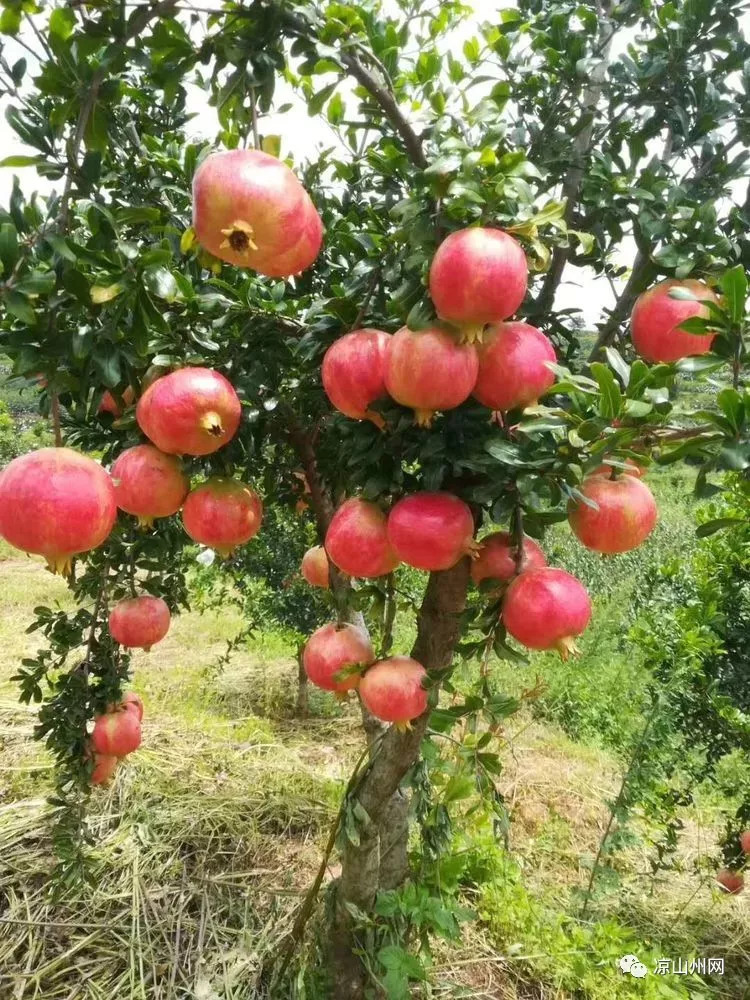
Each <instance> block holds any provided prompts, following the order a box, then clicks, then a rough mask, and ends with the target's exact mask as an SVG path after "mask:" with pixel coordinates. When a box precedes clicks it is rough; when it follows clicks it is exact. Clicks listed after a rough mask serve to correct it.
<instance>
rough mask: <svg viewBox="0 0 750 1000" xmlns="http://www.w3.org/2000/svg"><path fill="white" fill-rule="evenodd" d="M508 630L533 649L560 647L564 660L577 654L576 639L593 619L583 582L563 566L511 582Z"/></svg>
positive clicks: (507, 603)
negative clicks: (562, 567)
mask: <svg viewBox="0 0 750 1000" xmlns="http://www.w3.org/2000/svg"><path fill="white" fill-rule="evenodd" d="M501 617H502V621H503V624H504V625H505V627H506V629H507V630H508V632H509V633H510V635H512V636H513V638H514V639H517V640H518V641H519V642H520V643H521V644H522V645H524V646H527V647H528V648H529V649H556V650H557V651H558V652H559V654H560V657H561V658H562V659H563V660H567V658H568V656H570V655H571V653H573V654H574V653H576V652H577V649H576V646H575V641H574V640H575V638H576V637H577V636H579V635H580V634H581V633H582V632H583V631H584V630H585V628H586V626H587V625H588V623H589V620H590V618H591V600H590V599H589V595H588V594H587V593H586V589H585V588H584V586H583V584H582V583H581V582H580V581H579V580H576V578H575V577H574V576H571V575H570V573H566V572H565V570H562V569H553V568H552V567H546V568H545V569H535V570H530V571H529V572H527V573H521V575H520V576H517V577H516V578H515V580H513V582H512V583H511V584H510V586H509V587H508V590H507V592H506V594H505V599H504V600H503V609H502V613H501Z"/></svg>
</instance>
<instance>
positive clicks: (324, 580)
mask: <svg viewBox="0 0 750 1000" xmlns="http://www.w3.org/2000/svg"><path fill="white" fill-rule="evenodd" d="M300 570H301V572H302V576H303V577H304V578H305V580H307V582H308V583H309V584H310V586H311V587H323V588H324V589H327V588H328V585H329V580H328V556H327V555H326V550H325V549H324V548H323V546H322V545H315V546H313V548H311V549H308V550H307V552H305V554H304V555H303V556H302V565H301V566H300Z"/></svg>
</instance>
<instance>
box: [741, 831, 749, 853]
mask: <svg viewBox="0 0 750 1000" xmlns="http://www.w3.org/2000/svg"><path fill="white" fill-rule="evenodd" d="M740 847H741V848H742V850H743V851H744V852H745V854H750V830H745V831H744V832H743V833H741V834H740Z"/></svg>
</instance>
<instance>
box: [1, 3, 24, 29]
mask: <svg viewBox="0 0 750 1000" xmlns="http://www.w3.org/2000/svg"><path fill="white" fill-rule="evenodd" d="M20 27H21V10H20V9H17V10H16V9H13V8H11V7H6V8H5V10H4V11H3V12H2V14H0V35H17V34H18V29H19V28H20Z"/></svg>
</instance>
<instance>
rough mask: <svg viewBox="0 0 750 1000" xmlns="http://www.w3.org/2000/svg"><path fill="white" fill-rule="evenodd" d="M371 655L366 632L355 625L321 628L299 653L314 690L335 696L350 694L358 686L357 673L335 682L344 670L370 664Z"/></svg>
mask: <svg viewBox="0 0 750 1000" xmlns="http://www.w3.org/2000/svg"><path fill="white" fill-rule="evenodd" d="M374 659H375V652H374V650H373V648H372V643H371V642H370V640H369V638H368V636H367V633H366V632H365V630H364V629H361V628H358V627H357V626H356V625H341V626H337V625H336V624H334V623H331V624H330V625H323V627H322V628H319V629H317V630H316V631H315V632H313V634H312V635H311V636H310V638H309V639H308V640H307V643H306V645H305V649H304V652H303V654H302V665H303V667H304V668H305V673H306V674H307V676H308V677H309V678H310V680H311V681H312V682H313V684H317V685H318V687H321V688H323V689H324V690H326V691H336V692H338V693H341V692H344V691H350V690H351V689H352V688H355V687H357V685H358V684H359V678H360V675H359V673H354V672H353V673H349V672H348V671H347V676H345V677H340V678H338V679H337V677H336V674H338V673H339V671H342V670H346V668H347V667H356V666H362V667H365V666H367V664H369V663H372V661H373V660H374Z"/></svg>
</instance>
